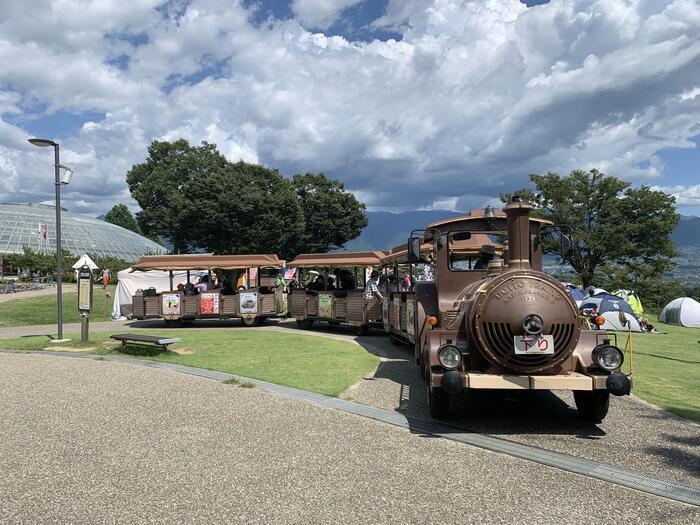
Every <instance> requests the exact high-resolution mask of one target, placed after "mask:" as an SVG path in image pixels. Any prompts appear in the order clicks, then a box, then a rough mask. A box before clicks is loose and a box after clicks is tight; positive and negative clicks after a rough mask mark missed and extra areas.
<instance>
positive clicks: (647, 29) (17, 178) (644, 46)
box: [0, 0, 700, 212]
mask: <svg viewBox="0 0 700 525" xmlns="http://www.w3.org/2000/svg"><path fill="white" fill-rule="evenodd" d="M352 3H355V2H352V1H351V0H337V1H331V0H327V1H322V0H316V1H311V0H307V1H302V0H295V2H294V3H293V9H294V12H295V13H296V16H297V19H292V20H285V21H275V20H271V21H268V23H266V24H263V25H257V24H254V23H253V22H251V19H252V16H251V15H252V13H251V9H255V6H254V4H253V6H252V7H250V8H246V7H245V6H244V5H243V4H241V3H236V2H233V3H232V2H231V1H230V0H191V1H189V2H186V1H176V2H172V1H171V2H167V3H164V2H162V1H156V0H152V1H150V2H145V1H144V2H139V3H137V4H138V7H134V9H133V10H131V11H129V10H124V9H123V3H118V2H116V1H114V2H108V1H105V2H99V3H94V2H93V3H89V4H84V3H82V2H69V1H66V2H63V3H62V4H61V8H60V9H59V8H58V7H55V6H56V5H57V3H54V2H48V1H47V2H45V5H44V6H43V7H44V9H37V8H32V9H31V10H30V9H28V8H27V7H26V3H25V2H22V1H19V0H17V1H9V2H3V3H2V6H0V35H1V36H0V59H1V60H2V63H3V64H6V65H7V67H4V68H3V71H2V72H1V73H0V75H1V78H2V82H0V111H2V113H1V114H0V201H4V200H48V199H50V198H51V193H52V187H51V185H50V182H49V181H47V176H48V177H50V166H48V167H47V158H46V157H47V152H46V151H42V150H39V149H38V148H33V147H31V146H30V145H29V144H27V143H26V138H27V132H26V131H24V130H23V129H22V125H21V124H19V123H17V122H18V121H17V120H13V118H12V117H13V116H16V115H17V114H27V113H31V112H32V111H35V112H36V111H39V113H40V114H42V115H45V114H51V113H53V112H55V111H56V110H58V109H65V108H67V109H68V110H70V111H74V112H84V111H98V112H102V113H104V114H105V117H104V119H101V120H99V121H97V122H88V123H86V124H84V125H83V127H82V129H80V131H79V132H77V133H76V134H74V135H72V136H68V137H66V138H64V139H63V140H62V144H61V147H62V151H64V152H65V156H66V157H65V158H66V162H64V163H65V164H68V162H69V161H70V162H71V163H72V167H74V168H75V170H76V176H75V177H74V182H73V183H72V184H71V186H70V187H69V188H68V189H67V196H66V199H67V201H66V202H67V205H68V206H69V207H71V206H72V204H71V202H75V203H76V204H75V206H76V207H79V208H80V210H82V211H88V212H103V211H105V210H106V209H107V208H108V207H110V206H111V205H112V204H113V203H114V202H131V201H129V199H128V191H127V189H126V184H125V173H126V171H127V170H128V169H129V167H130V166H131V165H132V164H133V163H135V162H140V161H142V160H143V159H144V158H145V155H146V148H147V145H148V144H149V142H150V141H152V140H153V139H167V140H171V139H176V138H179V137H184V138H186V139H188V140H190V141H191V142H193V143H199V142H200V141H201V140H207V141H210V142H214V143H216V144H217V145H218V146H219V149H220V150H221V151H222V152H223V153H224V154H225V155H227V157H228V158H230V159H231V160H234V161H235V160H238V159H243V160H246V161H250V162H261V163H264V164H266V165H269V166H272V167H276V168H279V169H280V170H281V171H282V173H284V174H286V175H292V174H294V173H297V172H302V171H307V170H309V171H311V170H313V171H324V172H326V173H327V174H329V175H331V176H334V177H337V178H340V179H342V180H343V181H344V182H345V183H346V186H347V187H348V188H349V189H351V190H352V191H355V192H356V193H357V195H358V197H359V198H360V199H362V200H364V201H365V202H366V203H367V204H368V205H369V206H370V207H372V208H382V209H396V210H402V209H417V208H436V207H454V208H457V209H467V208H468V207H479V206H483V205H485V204H486V203H487V202H489V199H493V198H494V197H496V196H497V195H498V193H499V192H500V191H508V190H511V189H512V188H514V187H520V186H522V185H523V184H525V182H526V176H527V174H528V173H531V172H544V171H547V170H554V171H559V172H562V173H566V172H568V171H569V170H571V169H575V168H588V167H598V168H600V169H602V170H604V171H606V172H608V173H610V174H613V175H617V176H620V177H623V178H626V179H628V180H632V181H636V182H649V181H654V182H655V183H657V184H659V185H661V184H663V182H662V179H663V176H664V170H665V167H664V165H663V163H662V162H661V161H660V160H659V159H658V156H657V153H658V152H659V151H660V150H662V149H664V148H668V147H675V148H684V147H692V146H693V145H694V142H693V141H692V140H690V139H691V138H692V137H694V136H697V135H698V134H700V38H699V37H700V6H699V5H698V2H697V1H694V0H674V1H672V2H669V3H666V4H664V3H661V2H658V1H655V0H637V1H634V2H627V3H621V2H619V1H617V0H595V1H594V0H577V1H575V2H571V1H560V0H553V1H552V2H550V3H549V4H547V5H543V6H537V7H533V8H527V7H526V6H525V5H524V4H521V3H520V2H518V1H517V0H479V1H466V0H401V1H400V0H391V1H390V2H389V4H388V6H387V9H386V12H385V14H384V15H383V16H382V17H380V18H379V19H377V20H375V21H374V25H375V26H376V27H383V28H390V29H392V30H395V31H399V32H400V33H401V34H402V39H401V41H395V40H388V41H380V40H374V41H371V42H352V41H348V40H346V39H345V38H343V37H341V36H328V35H325V34H323V33H313V32H311V31H309V30H308V29H306V28H309V27H317V28H322V27H324V26H326V27H327V26H328V25H329V24H332V23H333V21H334V20H336V19H337V17H338V16H341V13H342V11H343V10H344V9H346V8H347V7H348V6H350V5H351V4H352ZM64 4H65V5H64ZM312 7H313V8H312ZM71 10H73V11H74V12H73V13H72V15H71V16H70V17H69V15H68V13H69V12H70V11H71ZM124 11H129V12H128V13H125V12H124ZM309 17H312V18H309ZM313 17H316V18H315V19H314V18H313ZM314 20H315V21H314ZM14 57H23V60H15V59H14ZM117 59H118V60H117ZM56 64H62V65H63V66H64V67H61V68H57V67H55V66H56ZM37 107H39V108H41V109H39V110H36V108H37ZM43 108H45V109H43ZM13 122H14V124H13ZM47 172H48V173H47ZM132 204H133V203H132ZM76 211H78V210H76Z"/></svg>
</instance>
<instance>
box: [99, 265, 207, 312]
mask: <svg viewBox="0 0 700 525" xmlns="http://www.w3.org/2000/svg"><path fill="white" fill-rule="evenodd" d="M117 276H118V278H119V282H118V283H117V291H116V292H115V293H114V305H113V306H112V319H121V318H124V317H129V316H131V314H132V313H133V306H132V304H133V300H132V297H133V296H134V294H135V293H136V290H145V289H147V288H155V289H156V292H167V291H168V290H170V272H169V271H165V270H148V271H146V272H133V273H131V268H127V269H126V270H122V271H121V272H119V273H118V274H117ZM191 281H192V282H193V283H195V284H196V283H197V282H198V281H199V278H198V277H197V272H196V271H193V272H191ZM185 282H187V272H173V284H174V286H177V285H178V284H179V283H185Z"/></svg>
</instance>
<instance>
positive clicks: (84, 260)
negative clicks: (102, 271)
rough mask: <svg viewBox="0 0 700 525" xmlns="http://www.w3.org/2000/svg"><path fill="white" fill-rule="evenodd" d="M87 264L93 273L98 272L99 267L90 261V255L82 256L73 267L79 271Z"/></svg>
mask: <svg viewBox="0 0 700 525" xmlns="http://www.w3.org/2000/svg"><path fill="white" fill-rule="evenodd" d="M86 264H87V265H88V266H89V267H90V269H91V270H93V271H94V270H97V265H96V264H95V263H94V262H93V260H92V259H90V257H88V255H87V254H86V253H85V254H83V255H81V256H80V259H78V260H77V261H76V262H75V264H74V265H73V269H74V270H79V269H80V268H82V267H83V266H85V265H86Z"/></svg>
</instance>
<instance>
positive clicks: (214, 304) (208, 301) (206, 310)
mask: <svg viewBox="0 0 700 525" xmlns="http://www.w3.org/2000/svg"><path fill="white" fill-rule="evenodd" d="M219 308H220V307H219V294H218V293H212V292H205V293H201V294H199V311H200V312H201V313H202V315H216V314H218V313H219Z"/></svg>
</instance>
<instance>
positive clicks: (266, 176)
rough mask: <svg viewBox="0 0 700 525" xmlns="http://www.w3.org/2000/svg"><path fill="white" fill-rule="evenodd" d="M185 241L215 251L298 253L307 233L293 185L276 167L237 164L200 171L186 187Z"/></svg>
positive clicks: (291, 254)
mask: <svg viewBox="0 0 700 525" xmlns="http://www.w3.org/2000/svg"><path fill="white" fill-rule="evenodd" d="M186 193H187V197H188V198H187V200H186V201H185V203H184V208H183V224H185V225H187V226H186V232H183V236H184V237H183V239H184V241H185V242H186V243H188V244H189V245H191V246H194V247H197V248H204V249H206V250H208V251H212V252H214V253H277V254H279V255H280V256H282V257H283V258H289V257H293V256H294V255H295V254H296V253H297V247H298V245H299V241H300V239H301V236H302V232H303V227H304V223H303V218H302V213H301V208H300V206H299V203H298V201H297V197H296V195H295V193H294V190H293V189H292V187H291V184H290V183H289V181H288V180H287V179H285V178H284V177H282V175H280V174H279V173H278V172H277V171H276V170H272V169H269V168H266V167H264V166H259V165H255V164H247V163H245V162H238V163H236V164H228V165H227V166H225V167H222V168H220V169H219V170H217V171H216V172H214V173H210V174H207V175H206V176H205V175H203V174H199V175H197V176H195V177H193V179H192V180H191V181H190V182H189V183H188V184H187V186H186Z"/></svg>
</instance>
